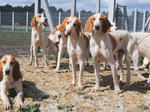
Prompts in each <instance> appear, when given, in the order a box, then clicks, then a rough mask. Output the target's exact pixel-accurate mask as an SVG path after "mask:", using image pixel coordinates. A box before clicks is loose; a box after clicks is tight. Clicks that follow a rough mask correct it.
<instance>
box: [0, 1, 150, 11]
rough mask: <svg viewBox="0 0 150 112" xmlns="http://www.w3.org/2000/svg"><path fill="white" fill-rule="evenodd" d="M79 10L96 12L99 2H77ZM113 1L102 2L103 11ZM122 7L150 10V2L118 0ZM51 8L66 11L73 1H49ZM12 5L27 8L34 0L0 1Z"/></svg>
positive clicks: (0, 3)
mask: <svg viewBox="0 0 150 112" xmlns="http://www.w3.org/2000/svg"><path fill="white" fill-rule="evenodd" d="M76 1H77V10H78V11H80V10H83V9H84V10H87V11H88V10H92V11H93V12H96V1H97V0H76ZM110 1H111V0H101V11H103V10H105V11H107V10H108V5H109V2H110ZM116 1H117V3H119V4H120V5H127V9H128V11H132V10H133V9H135V8H138V9H140V10H143V9H145V10H150V0H116ZM48 2H49V5H50V6H56V8H57V9H59V8H62V9H64V10H67V9H70V8H71V5H72V0H48ZM8 3H9V4H11V5H13V6H20V5H21V6H25V5H31V4H32V3H34V0H0V5H5V4H8Z"/></svg>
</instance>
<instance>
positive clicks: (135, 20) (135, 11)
mask: <svg viewBox="0 0 150 112" xmlns="http://www.w3.org/2000/svg"><path fill="white" fill-rule="evenodd" d="M137 11H138V10H137V8H135V9H134V23H133V32H136V23H137Z"/></svg>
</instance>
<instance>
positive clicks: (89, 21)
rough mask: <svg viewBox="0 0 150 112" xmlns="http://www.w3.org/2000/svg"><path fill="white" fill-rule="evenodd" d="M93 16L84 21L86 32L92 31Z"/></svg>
mask: <svg viewBox="0 0 150 112" xmlns="http://www.w3.org/2000/svg"><path fill="white" fill-rule="evenodd" d="M92 19H93V16H90V17H89V18H88V20H87V21H86V23H85V29H86V30H87V32H92V31H93V22H92Z"/></svg>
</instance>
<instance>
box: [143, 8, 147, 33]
mask: <svg viewBox="0 0 150 112" xmlns="http://www.w3.org/2000/svg"><path fill="white" fill-rule="evenodd" d="M145 15H146V11H145V10H144V11H143V27H142V32H144V31H145V17H146V16H145Z"/></svg>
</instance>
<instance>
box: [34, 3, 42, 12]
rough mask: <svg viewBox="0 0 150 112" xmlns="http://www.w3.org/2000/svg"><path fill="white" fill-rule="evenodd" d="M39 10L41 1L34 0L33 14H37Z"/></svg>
mask: <svg viewBox="0 0 150 112" xmlns="http://www.w3.org/2000/svg"><path fill="white" fill-rule="evenodd" d="M40 8H41V0H35V6H34V14H37V13H39V12H40Z"/></svg>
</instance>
